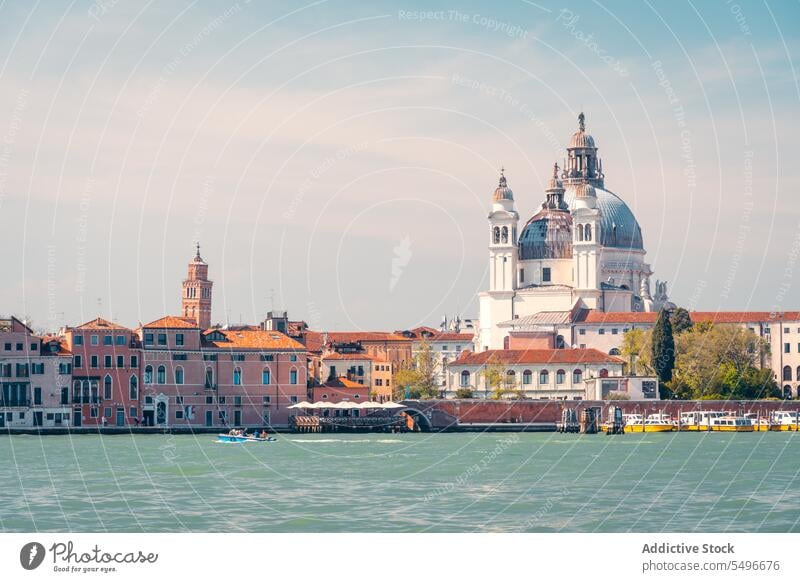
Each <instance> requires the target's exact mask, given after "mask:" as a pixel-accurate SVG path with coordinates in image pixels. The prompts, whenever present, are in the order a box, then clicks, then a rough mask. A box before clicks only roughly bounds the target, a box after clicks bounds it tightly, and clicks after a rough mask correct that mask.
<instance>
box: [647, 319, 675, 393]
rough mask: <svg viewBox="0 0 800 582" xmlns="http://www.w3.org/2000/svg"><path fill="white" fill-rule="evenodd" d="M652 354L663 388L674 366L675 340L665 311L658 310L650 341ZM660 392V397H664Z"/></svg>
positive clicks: (670, 378)
mask: <svg viewBox="0 0 800 582" xmlns="http://www.w3.org/2000/svg"><path fill="white" fill-rule="evenodd" d="M651 353H652V355H653V369H655V372H656V375H657V376H658V379H659V381H660V382H661V384H662V386H663V388H664V389H666V385H665V384H666V383H667V382H669V381H670V380H672V369H673V368H674V367H675V340H674V338H673V337H672V325H671V324H670V322H669V315H668V314H667V311H666V310H664V309H662V310H661V311H659V312H658V318H657V319H656V324H655V327H653V337H652V342H651ZM665 395H666V394H665V393H663V392H662V394H661V397H662V398H664V397H665Z"/></svg>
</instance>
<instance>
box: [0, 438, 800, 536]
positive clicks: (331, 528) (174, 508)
mask: <svg viewBox="0 0 800 582" xmlns="http://www.w3.org/2000/svg"><path fill="white" fill-rule="evenodd" d="M278 438H279V442H276V443H269V444H257V443H252V444H243V445H242V444H220V443H217V442H215V437H214V436H212V435H197V436H171V435H136V436H126V435H121V436H120V435H115V436H98V435H76V436H48V437H38V436H11V437H8V436H5V437H0V465H1V466H2V468H3V469H2V473H0V492H1V493H0V531H12V532H19V531H59V532H60V531H76V532H93V531H109V532H185V531H192V532H205V531H210V532H229V531H235V532H338V531H358V532H361V531H367V532H473V531H478V532H495V531H497V532H523V531H531V532H534V531H539V532H542V531H544V532H560V531H564V532H627V531H634V532H661V531H667V532H673V531H681V532H683V531H698V532H762V531H769V532H790V531H800V525H799V522H800V454H798V451H797V447H798V445H800V434H798V433H751V434H723V433H702V434H700V433H673V434H643V435H634V434H631V435H624V436H615V437H609V436H605V435H585V436H580V435H562V434H555V433H552V434H464V433H459V434H455V433H454V434H405V435H338V434H337V435H280V436H279V437H278Z"/></svg>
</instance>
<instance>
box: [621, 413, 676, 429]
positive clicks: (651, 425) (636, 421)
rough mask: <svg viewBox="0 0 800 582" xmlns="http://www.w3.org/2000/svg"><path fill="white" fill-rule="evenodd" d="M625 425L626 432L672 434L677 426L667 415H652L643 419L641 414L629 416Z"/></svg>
mask: <svg viewBox="0 0 800 582" xmlns="http://www.w3.org/2000/svg"><path fill="white" fill-rule="evenodd" d="M626 416H629V417H631V418H630V419H629V420H630V422H628V420H626V423H625V432H672V431H673V430H674V429H675V425H674V424H673V422H672V419H671V418H670V416H669V415H667V414H651V415H649V416H648V417H647V418H643V417H642V415H641V414H629V415H626Z"/></svg>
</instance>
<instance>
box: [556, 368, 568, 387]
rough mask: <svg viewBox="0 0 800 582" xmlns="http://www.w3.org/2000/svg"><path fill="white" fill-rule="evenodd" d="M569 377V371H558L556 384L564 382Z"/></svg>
mask: <svg viewBox="0 0 800 582" xmlns="http://www.w3.org/2000/svg"><path fill="white" fill-rule="evenodd" d="M566 378H567V373H566V372H565V371H564V370H559V371H558V372H556V384H563V383H564V380H566Z"/></svg>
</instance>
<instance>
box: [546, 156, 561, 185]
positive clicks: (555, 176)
mask: <svg viewBox="0 0 800 582" xmlns="http://www.w3.org/2000/svg"><path fill="white" fill-rule="evenodd" d="M563 189H564V185H563V184H562V183H561V180H559V179H558V162H556V163H555V164H553V176H552V177H551V178H550V180H548V182H547V190H549V191H553V190H563Z"/></svg>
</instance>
